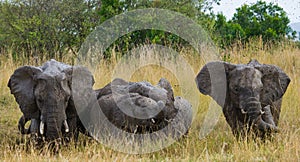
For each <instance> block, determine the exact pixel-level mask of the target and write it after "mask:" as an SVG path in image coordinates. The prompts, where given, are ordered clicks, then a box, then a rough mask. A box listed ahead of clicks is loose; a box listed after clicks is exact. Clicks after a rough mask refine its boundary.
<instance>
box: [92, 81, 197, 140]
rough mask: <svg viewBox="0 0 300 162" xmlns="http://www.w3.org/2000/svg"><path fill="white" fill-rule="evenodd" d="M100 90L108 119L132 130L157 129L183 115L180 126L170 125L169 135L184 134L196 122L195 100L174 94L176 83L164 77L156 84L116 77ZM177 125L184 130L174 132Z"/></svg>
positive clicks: (122, 127) (98, 91)
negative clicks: (171, 83) (189, 100)
mask: <svg viewBox="0 0 300 162" xmlns="http://www.w3.org/2000/svg"><path fill="white" fill-rule="evenodd" d="M96 92H97V94H98V97H97V98H98V103H99V105H100V107H101V109H102V111H103V113H104V114H105V116H106V117H107V118H108V120H109V121H110V122H111V123H113V124H114V125H115V126H116V127H118V128H120V129H122V130H125V131H127V132H129V133H139V134H143V133H152V132H156V131H159V130H161V129H163V128H165V127H167V126H168V125H169V124H170V123H171V122H172V120H176V118H177V119H178V118H179V119H180V120H179V121H176V122H178V123H177V126H175V127H178V128H170V129H173V130H171V132H169V133H171V134H169V135H172V136H176V135H175V134H176V133H179V134H180V133H181V135H183V134H185V133H187V130H188V128H189V126H190V124H191V122H192V106H191V104H190V103H189V102H188V101H187V100H185V99H183V98H182V97H175V98H174V94H173V90H172V87H171V85H170V83H169V82H168V81H167V80H166V79H164V78H162V79H160V81H159V82H158V84H157V85H156V86H153V85H151V84H150V83H148V82H126V81H124V80H122V79H115V80H113V81H112V82H111V83H109V84H108V85H106V86H105V87H104V88H102V89H99V90H97V91H96ZM179 127H180V128H179ZM175 129H178V130H182V131H183V132H174V131H175ZM177 135H178V134H177ZM179 136H180V135H179Z"/></svg>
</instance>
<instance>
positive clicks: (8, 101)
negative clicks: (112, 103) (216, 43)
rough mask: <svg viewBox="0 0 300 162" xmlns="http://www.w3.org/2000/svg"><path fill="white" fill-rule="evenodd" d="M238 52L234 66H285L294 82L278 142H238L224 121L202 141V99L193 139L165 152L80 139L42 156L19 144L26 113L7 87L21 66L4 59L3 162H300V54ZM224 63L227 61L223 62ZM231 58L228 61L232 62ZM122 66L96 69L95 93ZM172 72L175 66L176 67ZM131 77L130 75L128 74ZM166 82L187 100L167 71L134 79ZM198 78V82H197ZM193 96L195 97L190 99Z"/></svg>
mask: <svg viewBox="0 0 300 162" xmlns="http://www.w3.org/2000/svg"><path fill="white" fill-rule="evenodd" d="M237 47H238V46H236V47H234V48H232V49H231V50H226V51H224V52H222V53H221V57H223V56H224V55H226V56H228V55H230V59H229V60H230V62H232V63H247V62H248V61H249V60H250V59H252V58H255V59H257V60H258V61H259V62H260V63H265V64H275V65H278V66H280V67H281V68H282V69H283V70H284V71H285V72H286V73H287V74H288V75H289V76H290V78H291V80H292V82H291V84H290V86H289V88H288V90H287V92H286V94H285V95H284V99H283V104H282V112H281V116H280V121H279V127H280V128H281V131H280V133H278V134H276V135H275V138H274V139H273V140H272V141H267V142H262V141H256V142H254V141H251V140H250V141H246V140H245V141H237V140H235V138H234V137H233V135H232V134H231V131H230V129H229V126H228V125H227V123H226V122H225V119H224V117H223V115H221V117H220V119H219V120H218V122H217V125H216V126H215V128H214V129H213V130H212V131H211V133H209V134H208V135H207V136H206V137H205V138H202V139H199V130H200V128H201V124H202V122H203V120H204V117H205V114H206V113H207V108H208V105H209V103H210V101H211V99H210V97H207V96H203V95H200V93H197V94H196V97H197V98H198V99H199V100H200V101H201V102H200V104H199V106H198V107H197V108H195V109H197V113H196V114H195V119H194V121H193V123H192V127H191V130H190V133H189V135H188V137H186V138H184V139H181V140H179V141H178V142H176V143H174V144H172V145H171V146H170V147H167V148H164V149H162V150H161V151H158V152H154V153H149V154H142V155H129V154H125V153H121V152H117V151H114V150H112V149H110V148H107V147H105V146H103V145H101V144H100V143H97V142H96V141H94V140H89V139H88V138H87V137H84V136H80V140H79V143H78V144H77V147H75V146H74V144H71V145H69V146H67V147H62V149H61V150H60V152H59V153H58V154H56V155H51V154H50V152H49V151H47V150H43V151H42V152H40V151H38V150H34V149H32V148H29V149H27V150H26V147H25V146H24V144H23V143H19V141H20V140H21V135H20V134H19V133H18V130H17V121H18V119H19V117H20V116H21V112H20V110H19V108H18V105H17V104H16V102H15V100H14V98H13V96H12V95H11V94H10V92H9V89H8V87H7V81H8V79H9V77H10V75H11V74H12V73H13V71H14V69H16V68H17V67H18V66H20V65H21V64H15V63H13V62H12V60H11V59H9V58H1V59H0V60H1V67H0V74H1V77H0V114H1V117H0V161H299V160H300V132H299V131H300V118H299V114H300V102H299V99H300V95H299V94H300V80H299V76H300V50H299V49H297V48H295V47H293V46H291V45H290V46H281V47H274V48H273V49H272V50H268V51H266V50H264V49H265V47H263V46H262V43H260V42H259V41H258V42H253V44H249V45H247V46H246V47H245V48H243V49H240V48H237ZM180 53H181V55H182V56H183V57H184V58H185V59H186V60H188V63H189V65H190V66H191V69H192V70H193V71H194V72H195V73H196V72H198V71H199V69H200V68H201V67H202V66H203V65H204V62H203V61H202V60H201V57H197V56H195V55H194V53H193V52H191V51H189V50H183V51H181V52H180ZM223 58H224V57H223ZM227 58H228V57H227ZM117 62H118V60H117V59H116V60H111V61H110V62H109V63H108V62H102V63H101V64H100V65H99V66H98V67H95V70H94V76H95V81H96V84H95V86H94V87H95V88H100V87H103V86H104V85H105V84H107V83H108V82H110V81H111V79H112V75H113V70H114V66H115V65H116V63H117ZM170 67H171V65H170ZM124 70H125V71H126V69H124ZM160 77H165V78H167V79H168V80H170V82H171V83H172V85H173V87H174V90H175V93H176V95H185V94H184V93H187V92H184V91H181V88H182V87H181V85H180V84H179V81H178V78H177V77H176V76H175V75H174V74H173V73H172V72H171V71H170V70H168V68H166V67H164V68H163V67H161V66H158V65H148V66H144V67H141V68H139V69H138V70H136V71H135V72H134V73H132V75H131V77H130V80H132V81H140V80H147V81H149V82H151V83H153V84H155V83H156V82H157V81H158V80H159V79H160ZM192 78H194V76H192ZM187 95H189V94H187Z"/></svg>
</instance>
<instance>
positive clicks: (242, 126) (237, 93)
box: [196, 60, 290, 137]
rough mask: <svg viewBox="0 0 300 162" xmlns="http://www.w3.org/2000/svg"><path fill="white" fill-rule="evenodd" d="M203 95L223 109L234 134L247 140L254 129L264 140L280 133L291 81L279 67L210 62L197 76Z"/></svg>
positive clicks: (251, 62) (256, 63)
mask: <svg viewBox="0 0 300 162" xmlns="http://www.w3.org/2000/svg"><path fill="white" fill-rule="evenodd" d="M196 83H197V86H198V89H199V91H200V92H201V93H203V94H205V95H210V96H211V97H212V98H213V99H214V100H215V101H216V102H217V103H218V104H219V105H220V106H221V107H222V108H223V114H224V115H225V118H226V121H227V123H228V124H229V125H230V127H231V129H232V132H233V134H234V135H236V136H237V137H239V136H240V135H241V136H242V137H244V136H245V135H246V134H247V132H249V131H250V130H251V129H252V130H254V132H255V134H256V135H257V136H260V137H264V136H265V135H266V133H270V132H274V131H275V132H276V131H277V130H278V128H277V125H278V120H279V115H280V109H281V100H282V96H283V95H284V93H285V91H286V89H287V87H288V85H289V83H290V78H289V77H288V76H287V74H285V73H284V72H283V71H282V70H281V69H280V68H279V67H277V66H274V65H266V64H260V63H259V62H258V61H256V60H252V61H250V62H249V63H248V64H246V65H244V64H239V65H234V64H230V63H226V62H210V63H207V64H206V65H205V66H204V67H203V68H202V69H201V71H200V72H199V74H198V75H197V77H196Z"/></svg>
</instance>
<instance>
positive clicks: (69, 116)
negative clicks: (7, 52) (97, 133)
mask: <svg viewBox="0 0 300 162" xmlns="http://www.w3.org/2000/svg"><path fill="white" fill-rule="evenodd" d="M75 70H76V72H78V73H79V74H80V76H81V77H80V78H79V79H78V80H77V81H78V83H77V85H80V87H81V88H83V89H92V86H93V84H94V78H93V75H92V74H91V73H90V72H89V71H88V69H86V68H85V67H82V66H70V65H67V64H64V63H61V62H57V61H56V60H54V59H52V60H50V61H47V62H46V63H44V64H43V65H42V66H39V67H35V66H22V67H19V68H18V69H16V70H15V71H14V73H13V74H12V75H11V77H10V79H9V82H8V87H9V88H10V91H11V93H12V94H13V95H14V97H15V99H16V101H17V103H18V104H19V107H20V109H21V111H22V113H23V116H22V117H21V118H20V120H19V124H18V128H19V130H20V132H21V133H22V134H30V135H31V136H32V137H34V138H35V140H36V141H35V142H38V143H40V142H42V141H44V140H45V141H53V140H56V139H62V137H63V139H65V140H70V139H71V138H73V137H74V138H75V140H77V138H78V133H79V131H81V132H82V133H85V129H84V127H82V125H81V124H80V120H79V118H78V114H77V112H76V109H75V107H74V101H73V98H72V93H76V92H73V91H72V86H71V85H72V73H73V71H75ZM28 121H31V123H30V126H29V128H28V129H26V128H25V124H26V122H28Z"/></svg>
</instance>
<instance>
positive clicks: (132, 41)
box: [99, 0, 220, 51]
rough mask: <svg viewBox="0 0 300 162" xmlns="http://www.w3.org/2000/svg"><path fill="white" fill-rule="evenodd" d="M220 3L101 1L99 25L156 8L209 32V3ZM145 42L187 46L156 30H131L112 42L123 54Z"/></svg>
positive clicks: (204, 0) (214, 0)
mask: <svg viewBox="0 0 300 162" xmlns="http://www.w3.org/2000/svg"><path fill="white" fill-rule="evenodd" d="M219 1H220V0H102V5H101V9H100V12H99V13H100V17H101V22H104V21H106V20H107V19H109V18H111V17H113V16H115V15H118V14H120V13H123V12H127V11H131V10H134V9H142V8H160V9H168V10H171V11H175V12H179V13H181V14H183V15H185V16H187V17H189V18H191V19H193V20H194V21H196V22H197V23H199V24H201V25H202V26H203V27H204V28H205V29H207V30H208V31H209V32H210V31H212V29H213V21H214V20H213V18H212V17H211V16H210V14H209V12H210V11H211V10H212V5H213V3H218V2H219ZM145 42H150V43H156V44H162V45H169V46H173V47H175V49H176V48H178V47H179V48H180V47H182V46H186V45H188V43H187V42H185V41H184V40H183V39H181V38H180V37H178V36H176V35H174V34H172V33H168V32H165V31H159V30H142V31H135V32H133V33H130V34H128V35H125V36H123V37H122V38H120V39H119V40H118V41H116V42H115V44H114V45H112V47H114V46H118V47H119V49H120V50H121V51H126V50H128V49H130V48H132V47H135V46H137V45H139V44H143V43H145Z"/></svg>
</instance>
